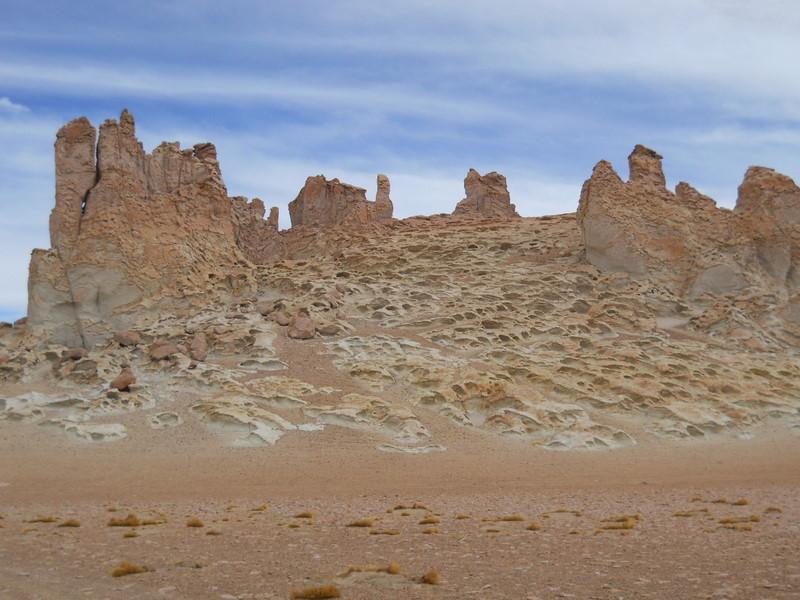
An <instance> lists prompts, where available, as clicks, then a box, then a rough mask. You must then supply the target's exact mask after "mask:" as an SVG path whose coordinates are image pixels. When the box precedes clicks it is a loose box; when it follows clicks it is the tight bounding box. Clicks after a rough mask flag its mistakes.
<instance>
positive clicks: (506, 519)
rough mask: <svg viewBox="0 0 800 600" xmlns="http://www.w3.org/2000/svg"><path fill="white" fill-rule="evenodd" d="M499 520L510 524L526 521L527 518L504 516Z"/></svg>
mask: <svg viewBox="0 0 800 600" xmlns="http://www.w3.org/2000/svg"><path fill="white" fill-rule="evenodd" d="M497 520H498V521H509V522H514V521H524V520H525V517H523V516H522V515H504V516H502V517H500V518H499V519H497Z"/></svg>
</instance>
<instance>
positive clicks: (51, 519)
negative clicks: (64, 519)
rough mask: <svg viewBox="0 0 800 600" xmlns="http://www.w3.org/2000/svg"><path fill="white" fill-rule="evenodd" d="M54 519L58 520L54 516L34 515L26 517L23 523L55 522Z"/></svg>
mask: <svg viewBox="0 0 800 600" xmlns="http://www.w3.org/2000/svg"><path fill="white" fill-rule="evenodd" d="M56 521H58V519H56V518H55V517H50V516H47V517H43V516H41V515H39V516H38V517H35V518H33V519H28V520H27V521H25V523H55V522H56Z"/></svg>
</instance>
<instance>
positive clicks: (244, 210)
mask: <svg viewBox="0 0 800 600" xmlns="http://www.w3.org/2000/svg"><path fill="white" fill-rule="evenodd" d="M232 200H233V218H234V221H235V226H236V227H235V229H236V245H237V246H238V247H239V249H240V250H241V251H242V253H243V254H244V255H245V257H246V258H247V260H249V261H250V262H252V263H254V264H264V263H267V262H270V261H273V260H276V259H277V258H279V257H282V256H283V255H284V254H285V252H286V242H285V240H284V239H283V237H282V236H281V235H280V233H279V232H278V208H277V207H276V206H273V207H272V208H271V209H270V211H269V218H267V219H266V220H265V219H264V214H265V212H266V209H265V207H264V203H263V202H262V201H261V200H260V199H259V198H253V200H252V201H250V202H248V201H247V198H244V197H242V196H236V197H234V198H233V199H232Z"/></svg>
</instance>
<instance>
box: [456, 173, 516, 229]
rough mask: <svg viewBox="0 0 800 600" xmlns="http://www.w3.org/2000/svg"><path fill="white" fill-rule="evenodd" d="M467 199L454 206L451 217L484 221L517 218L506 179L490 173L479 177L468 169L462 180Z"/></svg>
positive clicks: (478, 174)
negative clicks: (474, 218)
mask: <svg viewBox="0 0 800 600" xmlns="http://www.w3.org/2000/svg"><path fill="white" fill-rule="evenodd" d="M464 191H465V192H466V194H467V197H466V198H464V199H463V200H462V201H461V202H459V203H458V204H457V205H456V208H455V210H454V211H453V215H455V216H459V217H479V218H484V219H511V218H514V217H519V215H518V214H517V211H516V207H515V206H514V205H513V204H511V196H510V195H509V193H508V185H507V184H506V178H505V177H503V176H502V175H501V174H500V173H497V172H495V171H492V172H491V173H487V174H486V175H481V174H480V173H478V172H477V171H476V170H475V169H470V170H469V173H467V176H466V177H465V178H464Z"/></svg>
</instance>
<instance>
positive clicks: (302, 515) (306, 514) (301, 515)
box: [294, 510, 314, 519]
mask: <svg viewBox="0 0 800 600" xmlns="http://www.w3.org/2000/svg"><path fill="white" fill-rule="evenodd" d="M294 518H295V519H313V518H314V513H312V512H309V511H307V510H306V511H303V512H300V513H297V514H296V515H295V516H294Z"/></svg>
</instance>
